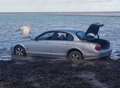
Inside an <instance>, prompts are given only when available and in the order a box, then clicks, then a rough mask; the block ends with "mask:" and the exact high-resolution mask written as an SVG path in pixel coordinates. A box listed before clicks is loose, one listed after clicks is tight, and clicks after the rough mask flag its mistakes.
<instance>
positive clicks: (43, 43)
mask: <svg viewBox="0 0 120 88" xmlns="http://www.w3.org/2000/svg"><path fill="white" fill-rule="evenodd" d="M54 33H55V32H54V31H49V32H45V33H43V34H41V35H39V36H37V37H36V38H35V41H34V43H33V45H32V47H31V51H32V53H33V54H39V55H40V54H41V55H45V54H48V50H49V47H51V46H49V42H48V41H49V40H50V39H51V38H52V36H53V35H54ZM50 45H51V44H50Z"/></svg>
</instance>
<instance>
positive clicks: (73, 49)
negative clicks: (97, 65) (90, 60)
mask: <svg viewBox="0 0 120 88" xmlns="http://www.w3.org/2000/svg"><path fill="white" fill-rule="evenodd" d="M72 51H78V52H80V53H81V55H82V57H83V53H82V52H81V50H79V49H76V48H72V49H70V50H68V52H67V57H68V55H69V53H70V52H72ZM83 58H84V57H83Z"/></svg>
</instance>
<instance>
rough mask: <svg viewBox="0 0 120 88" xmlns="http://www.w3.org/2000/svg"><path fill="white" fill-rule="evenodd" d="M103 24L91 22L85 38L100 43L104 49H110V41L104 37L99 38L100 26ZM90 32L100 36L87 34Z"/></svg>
mask: <svg viewBox="0 0 120 88" xmlns="http://www.w3.org/2000/svg"><path fill="white" fill-rule="evenodd" d="M102 26H103V24H99V23H98V24H91V25H90V26H89V28H88V30H87V31H86V33H85V40H87V41H88V42H92V43H96V44H100V45H101V48H102V49H108V48H109V47H110V42H109V41H107V40H104V39H99V35H98V32H99V29H100V27H102ZM89 33H92V34H94V35H95V36H96V35H97V36H98V38H94V37H91V36H87V35H88V34H89Z"/></svg>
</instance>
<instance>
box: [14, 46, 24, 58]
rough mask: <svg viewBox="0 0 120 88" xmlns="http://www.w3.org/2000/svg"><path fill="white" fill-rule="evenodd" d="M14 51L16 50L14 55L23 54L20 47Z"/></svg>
mask: <svg viewBox="0 0 120 88" xmlns="http://www.w3.org/2000/svg"><path fill="white" fill-rule="evenodd" d="M15 52H16V55H19V56H23V55H24V54H23V49H21V48H17V49H16V50H15Z"/></svg>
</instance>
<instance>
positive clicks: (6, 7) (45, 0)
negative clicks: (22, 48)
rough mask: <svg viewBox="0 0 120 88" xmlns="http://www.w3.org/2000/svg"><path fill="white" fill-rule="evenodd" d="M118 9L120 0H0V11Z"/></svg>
mask: <svg viewBox="0 0 120 88" xmlns="http://www.w3.org/2000/svg"><path fill="white" fill-rule="evenodd" d="M47 11H48V12H50V11H52V12H56V11H58V12H70V11H120V0H0V12H47Z"/></svg>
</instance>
